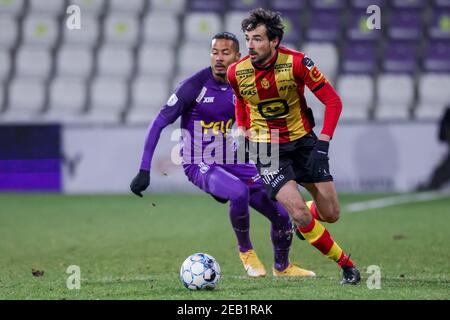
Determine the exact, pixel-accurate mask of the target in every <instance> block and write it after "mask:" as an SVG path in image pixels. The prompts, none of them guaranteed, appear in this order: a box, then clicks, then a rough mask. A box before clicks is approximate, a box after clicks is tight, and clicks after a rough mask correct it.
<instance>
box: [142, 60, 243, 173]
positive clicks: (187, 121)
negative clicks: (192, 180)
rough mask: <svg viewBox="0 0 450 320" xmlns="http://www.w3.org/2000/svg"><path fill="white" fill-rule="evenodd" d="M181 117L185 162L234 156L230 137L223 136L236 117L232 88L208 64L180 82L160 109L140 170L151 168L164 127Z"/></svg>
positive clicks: (225, 158)
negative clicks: (216, 75)
mask: <svg viewBox="0 0 450 320" xmlns="http://www.w3.org/2000/svg"><path fill="white" fill-rule="evenodd" d="M180 116H181V129H183V133H182V141H181V143H182V154H183V162H184V163H200V162H206V163H209V164H211V163H214V162H215V163H225V162H226V160H227V158H228V159H233V157H234V154H233V152H232V148H231V145H230V142H231V140H230V139H226V138H225V135H224V134H225V133H226V131H227V130H229V129H231V127H232V126H233V124H234V120H235V113H234V94H233V90H232V88H231V86H230V85H229V84H228V83H221V82H218V81H216V80H215V79H214V77H213V74H212V70H211V68H210V67H208V68H205V69H203V70H201V71H199V72H197V73H195V74H194V75H193V76H191V77H189V78H188V79H186V80H184V81H183V82H181V83H180V85H179V86H178V88H177V89H176V91H175V93H174V94H172V95H171V96H170V98H169V100H168V101H167V103H166V105H165V106H163V108H162V109H161V110H160V112H159V114H158V115H157V117H156V119H155V120H154V121H153V123H152V125H151V127H150V130H149V133H148V136H147V140H146V143H145V150H144V154H143V156H142V162H141V169H143V170H149V169H150V165H151V159H152V157H153V152H154V150H155V147H156V144H157V142H158V139H159V136H160V134H161V131H162V129H163V128H164V127H166V126H167V125H169V124H171V123H173V122H174V121H175V120H176V119H178V118H179V117H180ZM228 150H229V151H228ZM230 151H231V152H230ZM230 153H231V154H230Z"/></svg>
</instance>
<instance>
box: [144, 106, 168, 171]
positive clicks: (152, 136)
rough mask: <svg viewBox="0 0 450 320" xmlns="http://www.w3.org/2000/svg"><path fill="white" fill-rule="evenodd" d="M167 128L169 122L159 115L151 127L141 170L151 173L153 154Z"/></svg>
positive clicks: (146, 140)
mask: <svg viewBox="0 0 450 320" xmlns="http://www.w3.org/2000/svg"><path fill="white" fill-rule="evenodd" d="M166 126H167V121H166V120H165V119H164V118H163V117H161V115H158V116H157V117H156V118H155V120H154V121H153V123H152V124H151V125H150V127H149V129H148V133H147V138H146V139H145V146H144V152H143V154H142V159H141V166H140V169H141V170H146V171H150V168H151V164H152V159H153V154H154V152H155V149H156V145H157V144H158V141H159V137H160V136H161V132H162V130H163V129H164V128H165V127H166Z"/></svg>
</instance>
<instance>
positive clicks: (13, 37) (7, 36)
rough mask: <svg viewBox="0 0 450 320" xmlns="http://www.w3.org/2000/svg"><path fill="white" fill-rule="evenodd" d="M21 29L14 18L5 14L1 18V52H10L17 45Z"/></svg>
mask: <svg viewBox="0 0 450 320" xmlns="http://www.w3.org/2000/svg"><path fill="white" fill-rule="evenodd" d="M18 35H19V28H18V26H17V23H16V21H15V19H14V17H12V16H9V15H7V14H5V13H3V14H2V15H1V16H0V48H1V49H0V50H10V49H11V48H12V47H14V46H15V45H16V43H17V39H18Z"/></svg>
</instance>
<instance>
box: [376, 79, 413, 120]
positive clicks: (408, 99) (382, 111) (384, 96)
mask: <svg viewBox="0 0 450 320" xmlns="http://www.w3.org/2000/svg"><path fill="white" fill-rule="evenodd" d="M377 97H378V103H377V107H376V108H375V117H376V119H380V120H406V119H409V117H410V109H411V106H412V105H413V102H414V83H413V80H412V78H411V77H410V76H409V75H407V74H403V75H401V74H381V75H380V76H379V77H378V85H377Z"/></svg>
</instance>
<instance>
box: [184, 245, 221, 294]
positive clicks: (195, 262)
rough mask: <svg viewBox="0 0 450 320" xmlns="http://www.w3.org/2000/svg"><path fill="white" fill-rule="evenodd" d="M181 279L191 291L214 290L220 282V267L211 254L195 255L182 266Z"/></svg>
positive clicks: (188, 258)
mask: <svg viewBox="0 0 450 320" xmlns="http://www.w3.org/2000/svg"><path fill="white" fill-rule="evenodd" d="M180 279H181V282H182V283H183V285H184V286H185V287H186V288H188V289H190V290H201V289H209V290H212V289H214V288H215V287H216V286H217V282H219V279H220V266H219V264H218V263H217V261H216V259H214V258H213V257H212V256H210V255H209V254H206V253H194V254H193V255H190V256H189V257H187V258H186V260H184V262H183V264H182V265H181V269H180Z"/></svg>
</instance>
